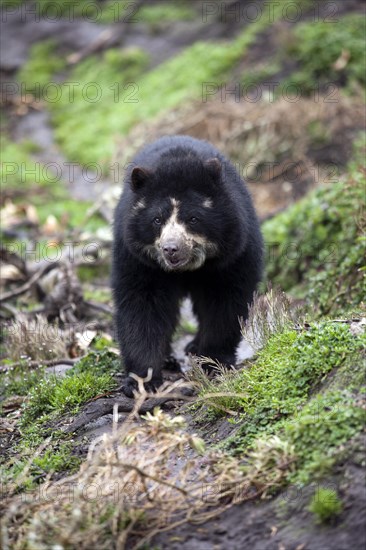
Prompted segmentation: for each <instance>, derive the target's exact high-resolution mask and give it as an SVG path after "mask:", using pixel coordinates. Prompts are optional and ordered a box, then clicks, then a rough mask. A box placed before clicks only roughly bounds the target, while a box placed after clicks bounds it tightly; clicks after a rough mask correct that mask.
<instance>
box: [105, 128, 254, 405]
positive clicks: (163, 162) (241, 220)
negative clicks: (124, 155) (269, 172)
mask: <svg viewBox="0 0 366 550" xmlns="http://www.w3.org/2000/svg"><path fill="white" fill-rule="evenodd" d="M213 159H218V160H219V162H217V160H216V161H215V160H213ZM207 161H209V162H207ZM220 164H221V170H220ZM134 167H135V169H134ZM136 167H138V168H142V170H139V169H138V168H136ZM172 197H173V198H175V199H176V200H178V201H179V202H180V207H179V220H180V221H181V222H184V223H185V225H186V226H187V227H188V228H190V227H189V224H190V223H191V221H190V220H191V218H192V216H194V217H196V218H198V222H197V220H196V222H195V225H194V227H191V228H190V229H191V230H192V231H193V232H194V233H195V234H198V235H201V236H202V237H203V238H204V239H207V240H208V241H210V242H213V243H214V244H215V245H216V247H217V254H216V255H215V257H211V258H208V259H206V261H205V263H204V264H203V265H202V267H200V268H199V269H196V270H194V271H170V272H169V271H165V270H164V269H163V268H162V267H161V265H159V264H158V263H157V262H156V260H155V259H154V258H152V257H150V256H149V255H147V254H146V253H145V251H144V250H145V249H144V247H146V245H149V244H152V243H153V242H154V241H155V239H156V238H157V237H158V236H159V231H160V230H161V227H160V228H159V226H157V225H156V223H154V220H156V217H157V216H158V217H159V218H160V219H161V220H162V222H163V223H164V221H165V220H166V219H168V218H169V216H170V214H171V212H172V204H171V200H170V199H171V198H172ZM207 198H209V199H210V200H211V201H212V203H213V206H212V208H204V207H203V206H202V203H203V201H204V200H205V199H207ZM142 200H143V201H144V204H145V208H143V205H142V206H141V208H140V210H136V209H135V210H133V208H134V206H135V207H136V204H137V203H138V202H139V201H140V203H141V201H142ZM262 258H263V243H262V237H261V233H260V228H259V223H258V220H257V217H256V214H255V211H254V208H253V205H252V201H251V198H250V195H249V193H248V191H247V189H246V187H245V185H244V182H243V180H242V179H241V178H240V176H239V174H238V173H237V172H236V170H235V168H234V167H233V165H232V164H231V163H230V162H229V161H228V160H227V159H226V158H225V157H224V156H223V155H222V154H221V153H220V152H219V151H217V149H215V148H214V147H213V146H212V145H211V144H209V143H207V142H205V141H200V140H197V139H193V138H191V137H188V136H174V137H164V138H161V139H159V140H158V141H156V142H155V143H153V144H151V145H148V146H146V147H145V148H144V149H142V150H141V151H140V152H139V153H138V154H137V155H136V157H135V159H134V161H133V163H132V164H131V165H130V168H129V170H128V171H127V175H126V179H125V185H124V190H123V193H122V196H121V199H120V201H119V204H118V206H117V209H116V212H115V220H114V249H113V268H112V286H113V292H114V302H115V312H116V318H115V322H116V330H117V337H118V341H119V344H120V348H121V353H122V357H123V361H124V365H125V369H126V372H127V374H129V373H135V374H137V375H139V376H141V377H145V376H146V375H147V371H148V368H149V367H151V368H152V373H153V379H152V381H151V383H150V387H153V388H154V387H157V386H158V385H159V384H160V383H161V369H162V367H163V364H164V360H165V359H166V357H167V356H169V354H170V342H171V338H172V335H173V332H174V329H175V327H176V324H177V321H178V315H179V303H180V300H181V299H182V298H183V297H184V296H187V295H189V296H190V297H191V299H192V302H193V309H194V312H195V314H196V316H197V318H198V321H199V330H198V334H197V336H196V337H195V338H194V340H193V342H192V343H191V345H190V346H189V350H188V351H190V352H192V353H195V354H197V355H203V356H207V357H211V358H213V359H216V360H218V361H219V362H221V363H223V364H234V363H235V351H236V348H237V346H238V344H239V341H240V327H239V322H238V318H239V317H243V318H244V319H245V318H246V317H247V313H248V304H250V303H251V301H252V298H253V292H254V291H255V289H256V287H257V284H258V282H259V281H260V279H261V274H262ZM134 386H135V384H134V382H133V380H131V379H130V378H129V379H127V382H126V385H125V386H124V391H125V393H126V395H130V396H131V395H132V388H133V387H134Z"/></svg>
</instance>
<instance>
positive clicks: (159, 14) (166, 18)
mask: <svg viewBox="0 0 366 550" xmlns="http://www.w3.org/2000/svg"><path fill="white" fill-rule="evenodd" d="M195 15H196V12H195V10H194V9H193V8H192V7H191V6H189V5H188V4H186V3H184V2H181V3H178V2H176V3H171V2H161V3H159V4H156V5H153V6H149V5H144V6H141V8H140V9H139V11H138V13H137V14H136V17H137V19H138V21H142V22H144V23H149V24H151V25H159V26H160V25H161V23H171V22H173V21H191V20H192V19H194V18H195Z"/></svg>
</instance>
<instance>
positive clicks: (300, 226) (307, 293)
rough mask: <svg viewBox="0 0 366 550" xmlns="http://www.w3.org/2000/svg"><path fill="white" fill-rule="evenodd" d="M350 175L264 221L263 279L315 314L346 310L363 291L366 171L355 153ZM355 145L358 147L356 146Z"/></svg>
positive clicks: (357, 301)
mask: <svg viewBox="0 0 366 550" xmlns="http://www.w3.org/2000/svg"><path fill="white" fill-rule="evenodd" d="M361 150H362V143H361V142H358V144H357V148H356V160H355V161H354V162H353V163H351V164H350V167H349V175H348V176H347V178H346V179H343V178H342V179H340V180H339V181H336V182H334V183H332V185H329V186H326V187H321V188H318V189H316V190H315V191H313V192H311V193H310V194H309V195H308V196H307V197H305V198H304V199H302V200H301V201H299V202H298V203H296V204H294V205H293V206H292V207H290V208H289V209H288V210H286V211H285V212H283V213H281V214H279V215H278V216H276V217H275V218H273V219H272V220H269V221H267V222H265V223H264V224H263V233H264V238H265V241H266V245H267V261H266V268H267V279H268V280H270V281H271V282H272V283H274V284H278V285H279V286H280V287H281V288H283V289H284V290H287V291H289V290H291V291H292V292H293V293H294V294H296V295H297V296H299V297H306V298H307V301H308V304H309V307H310V308H311V310H312V311H314V309H315V311H316V312H317V313H318V314H319V315H324V314H329V313H332V312H334V311H339V310H341V311H342V310H343V311H345V312H347V311H349V310H352V309H353V308H355V307H357V306H358V305H359V304H360V303H361V301H362V300H363V297H364V269H365V267H364V266H365V262H364V247H365V236H364V232H365V228H366V225H365V224H366V218H365V216H364V213H363V211H362V204H363V196H364V187H365V174H364V171H363V169H362V164H361V162H359V161H358V156H359V154H360V152H361ZM358 151H359V152H358Z"/></svg>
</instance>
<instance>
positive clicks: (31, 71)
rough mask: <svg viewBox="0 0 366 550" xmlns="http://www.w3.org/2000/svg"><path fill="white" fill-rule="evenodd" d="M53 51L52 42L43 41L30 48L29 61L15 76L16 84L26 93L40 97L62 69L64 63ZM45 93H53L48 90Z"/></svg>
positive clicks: (54, 45)
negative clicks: (22, 87) (20, 85)
mask: <svg viewBox="0 0 366 550" xmlns="http://www.w3.org/2000/svg"><path fill="white" fill-rule="evenodd" d="M55 49H56V42H55V41H54V40H44V41H43V42H37V43H36V44H34V45H33V46H31V48H30V53H29V59H28V61H27V63H25V64H24V65H23V67H22V68H21V69H20V71H19V72H18V74H17V80H18V82H19V83H20V84H22V85H23V86H24V87H25V88H24V89H25V91H26V92H27V93H33V94H34V95H35V96H37V97H42V96H43V94H44V93H46V92H45V90H46V88H45V87H46V86H47V84H49V83H50V82H51V80H52V77H53V76H54V74H55V73H57V72H60V71H62V70H63V69H64V67H65V65H66V63H65V61H64V59H63V58H62V57H61V56H60V55H57V54H56V53H55ZM47 93H50V94H51V93H54V92H53V91H52V92H51V90H50V91H49V92H48V91H47Z"/></svg>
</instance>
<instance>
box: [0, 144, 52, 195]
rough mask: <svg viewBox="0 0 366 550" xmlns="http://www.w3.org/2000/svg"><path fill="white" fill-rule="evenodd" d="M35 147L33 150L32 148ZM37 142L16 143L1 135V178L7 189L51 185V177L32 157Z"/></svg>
mask: <svg viewBox="0 0 366 550" xmlns="http://www.w3.org/2000/svg"><path fill="white" fill-rule="evenodd" d="M31 149H33V150H31ZM36 149H37V146H36V144H33V143H32V142H30V141H29V140H28V141H24V142H20V143H15V142H12V141H10V140H9V139H8V138H7V137H6V136H5V135H3V136H2V137H1V166H0V178H1V182H2V185H4V186H6V188H7V189H20V190H21V189H24V188H26V189H29V188H30V187H32V186H50V185H51V182H50V179H49V178H47V174H46V173H45V172H44V171H43V170H42V165H41V164H40V163H39V162H38V163H37V162H36V161H34V160H33V159H32V157H31V156H30V153H33V152H35V150H36Z"/></svg>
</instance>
